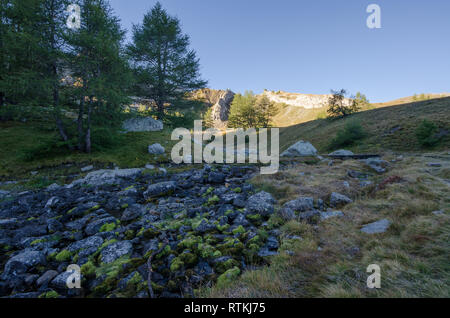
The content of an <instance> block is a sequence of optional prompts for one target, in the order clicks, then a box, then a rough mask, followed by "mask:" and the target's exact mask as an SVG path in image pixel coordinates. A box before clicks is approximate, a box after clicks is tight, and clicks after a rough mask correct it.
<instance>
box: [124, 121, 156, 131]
mask: <svg viewBox="0 0 450 318" xmlns="http://www.w3.org/2000/svg"><path fill="white" fill-rule="evenodd" d="M122 128H123V130H125V131H126V132H143V131H160V130H163V128H164V125H163V123H162V122H161V121H159V120H156V119H153V118H152V117H143V118H130V119H127V120H126V121H124V123H123V125H122Z"/></svg>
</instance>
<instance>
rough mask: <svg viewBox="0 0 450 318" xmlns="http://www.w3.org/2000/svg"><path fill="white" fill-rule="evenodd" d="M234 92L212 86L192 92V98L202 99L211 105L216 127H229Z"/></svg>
mask: <svg viewBox="0 0 450 318" xmlns="http://www.w3.org/2000/svg"><path fill="white" fill-rule="evenodd" d="M234 95H235V94H234V93H233V92H232V91H231V90H229V89H228V90H216V89H210V88H204V89H200V90H198V91H195V92H193V93H192V96H191V98H192V99H196V100H202V101H204V102H205V103H208V104H210V105H211V117H212V120H213V122H214V127H215V128H219V129H223V128H226V127H227V123H228V114H229V113H230V107H231V103H232V102H233V99H234Z"/></svg>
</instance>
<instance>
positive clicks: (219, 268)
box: [215, 258, 239, 274]
mask: <svg viewBox="0 0 450 318" xmlns="http://www.w3.org/2000/svg"><path fill="white" fill-rule="evenodd" d="M237 265H239V263H238V262H237V261H236V260H235V259H233V258H230V259H229V260H227V261H225V262H221V263H217V264H216V266H215V269H216V272H218V273H219V274H221V273H224V272H226V271H227V270H229V269H230V268H233V267H234V266H237Z"/></svg>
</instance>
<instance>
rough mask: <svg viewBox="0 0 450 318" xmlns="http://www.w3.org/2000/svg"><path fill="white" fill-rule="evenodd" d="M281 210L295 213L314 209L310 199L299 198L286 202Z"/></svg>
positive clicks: (312, 200) (312, 201)
mask: <svg viewBox="0 0 450 318" xmlns="http://www.w3.org/2000/svg"><path fill="white" fill-rule="evenodd" d="M283 208H287V209H290V210H293V211H295V212H304V211H310V210H313V209H314V199H313V198H312V197H300V198H297V199H295V200H291V201H289V202H286V203H285V204H284V205H283Z"/></svg>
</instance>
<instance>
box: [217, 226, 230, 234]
mask: <svg viewBox="0 0 450 318" xmlns="http://www.w3.org/2000/svg"><path fill="white" fill-rule="evenodd" d="M229 228H230V224H225V225H217V229H218V230H219V231H220V232H225V231H227V230H228V229H229Z"/></svg>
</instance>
